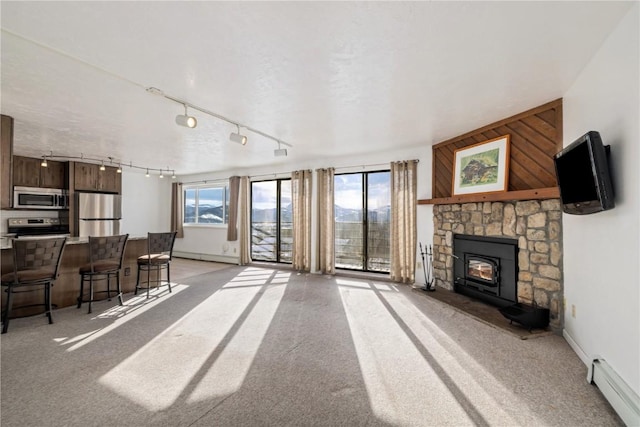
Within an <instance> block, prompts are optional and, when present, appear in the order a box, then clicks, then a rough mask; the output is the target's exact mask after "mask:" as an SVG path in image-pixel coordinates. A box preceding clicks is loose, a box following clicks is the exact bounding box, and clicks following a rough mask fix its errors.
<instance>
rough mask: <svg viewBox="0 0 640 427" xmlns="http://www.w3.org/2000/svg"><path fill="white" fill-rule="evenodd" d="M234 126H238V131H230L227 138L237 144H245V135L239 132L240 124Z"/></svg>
mask: <svg viewBox="0 0 640 427" xmlns="http://www.w3.org/2000/svg"><path fill="white" fill-rule="evenodd" d="M236 127H237V128H238V133H236V132H231V135H229V139H230V140H231V141H233V142H237V143H238V144H242V145H247V137H246V136H244V135H241V134H240V125H238V124H236Z"/></svg>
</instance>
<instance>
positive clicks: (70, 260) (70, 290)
mask: <svg viewBox="0 0 640 427" xmlns="http://www.w3.org/2000/svg"><path fill="white" fill-rule="evenodd" d="M146 252H147V236H129V239H128V240H127V245H126V248H125V253H124V259H123V262H122V271H121V273H120V274H121V276H120V283H121V286H122V292H124V293H125V294H126V293H130V292H133V291H134V290H135V286H136V271H137V270H136V269H137V258H138V257H139V256H141V255H144V254H146ZM88 262H89V245H88V238H86V237H67V242H66V244H65V248H64V252H63V254H62V261H61V264H60V271H59V276H58V279H57V280H56V282H55V284H54V286H53V287H52V289H51V301H52V303H53V304H54V305H55V306H57V307H58V308H61V307H68V306H72V305H75V304H77V299H78V295H79V292H80V274H79V268H80V266H82V265H85V264H87V263H88ZM12 269H13V250H12V249H11V247H10V245H4V246H3V247H2V274H5V273H9V272H11V271H12ZM114 282H115V281H114ZM105 286H106V285H105ZM40 294H41V292H26V293H22V294H16V295H15V296H14V301H13V306H14V307H18V306H22V305H27V304H31V303H32V302H34V301H36V300H38V301H39V300H40V299H42V296H41V295H40ZM5 298H6V293H5V292H2V307H3V308H4V305H5V302H6V301H5ZM114 304H117V300H116V299H114ZM27 310H31V312H29V311H27ZM36 313H37V311H34V310H32V309H24V310H22V311H16V315H18V316H21V315H28V314H36ZM54 321H55V315H54Z"/></svg>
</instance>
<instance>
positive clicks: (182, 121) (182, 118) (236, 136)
mask: <svg viewBox="0 0 640 427" xmlns="http://www.w3.org/2000/svg"><path fill="white" fill-rule="evenodd" d="M145 90H146V91H147V92H149V93H151V94H153V95H157V96H161V97H163V98H165V99H168V100H169V101H172V102H176V103H178V104H182V105H183V106H184V111H185V114H184V115H179V116H176V123H178V124H179V125H181V126H187V127H191V128H194V127H196V124H197V122H196V119H195V117H191V116H188V115H187V107H190V108H191V109H193V110H198V111H200V112H201V113H203V114H207V115H209V116H211V117H215V118H216V119H219V120H223V121H225V122H227V123H230V124H232V125H236V126H237V128H238V132H237V133H236V132H233V133H231V135H229V139H230V140H231V141H233V142H237V143H238V144H242V145H245V144H246V143H247V137H246V136H245V135H242V134H240V126H242V127H243V128H244V129H245V130H246V131H249V132H253V133H256V134H258V135H260V136H263V137H265V138H268V139H270V140H272V141H275V142H277V143H278V144H282V145H284V146H285V147H290V148H292V147H293V146H292V145H291V144H288V143H286V142H283V141H281V140H280V139H278V138H276V137H274V136H272V135H269V134H268V133H265V132H262V131H261V130H259V129H256V128H254V127H251V126H249V125H246V124H242V123H240V122H238V121H237V120H233V119H231V118H229V117H225V116H223V115H221V114H218V113H216V112H213V111H211V110H207V109H206V108H202V107H199V106H197V105H195V104H192V103H190V102H188V101H186V100H184V99H180V98H176V97H175V96H171V95H169V94H168V93H165V92H164V91H163V90H162V89H158V88H156V87H146V88H145ZM190 120H192V121H190ZM277 155H278V156H286V149H284V150H281V151H279V154H277Z"/></svg>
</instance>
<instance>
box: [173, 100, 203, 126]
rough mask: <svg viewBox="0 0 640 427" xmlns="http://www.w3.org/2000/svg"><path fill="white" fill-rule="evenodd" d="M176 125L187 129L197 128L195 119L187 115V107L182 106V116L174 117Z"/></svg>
mask: <svg viewBox="0 0 640 427" xmlns="http://www.w3.org/2000/svg"><path fill="white" fill-rule="evenodd" d="M176 123H177V124H179V125H180V126H186V127H188V128H194V127H196V126H197V124H198V121H197V120H196V118H195V117H193V116H190V115H188V114H187V105H186V104H185V105H184V114H178V115H177V116H176Z"/></svg>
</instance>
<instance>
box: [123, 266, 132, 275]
mask: <svg viewBox="0 0 640 427" xmlns="http://www.w3.org/2000/svg"><path fill="white" fill-rule="evenodd" d="M124 275H125V276H131V267H125V268H124Z"/></svg>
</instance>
